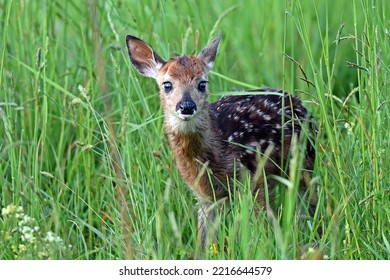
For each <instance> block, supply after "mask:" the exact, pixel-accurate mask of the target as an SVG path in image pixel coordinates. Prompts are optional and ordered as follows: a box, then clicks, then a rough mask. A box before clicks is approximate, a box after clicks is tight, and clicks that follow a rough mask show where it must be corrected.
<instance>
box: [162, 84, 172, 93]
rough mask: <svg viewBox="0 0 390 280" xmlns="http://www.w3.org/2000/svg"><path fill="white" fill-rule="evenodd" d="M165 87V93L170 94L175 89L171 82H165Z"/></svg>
mask: <svg viewBox="0 0 390 280" xmlns="http://www.w3.org/2000/svg"><path fill="white" fill-rule="evenodd" d="M163 85H164V91H165V93H170V92H171V90H172V88H173V86H172V83H171V82H164V83H163Z"/></svg>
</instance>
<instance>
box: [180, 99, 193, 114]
mask: <svg viewBox="0 0 390 280" xmlns="http://www.w3.org/2000/svg"><path fill="white" fill-rule="evenodd" d="M176 112H178V113H179V115H184V116H185V117H191V116H192V115H193V114H195V112H196V104H195V102H194V101H192V100H182V101H180V102H179V103H177V104H176Z"/></svg>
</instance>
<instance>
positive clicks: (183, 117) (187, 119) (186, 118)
mask: <svg viewBox="0 0 390 280" xmlns="http://www.w3.org/2000/svg"><path fill="white" fill-rule="evenodd" d="M195 114H196V111H194V113H193V114H192V115H183V114H181V113H177V116H178V117H179V118H180V119H181V120H183V121H189V120H191V119H192V118H193V116H195Z"/></svg>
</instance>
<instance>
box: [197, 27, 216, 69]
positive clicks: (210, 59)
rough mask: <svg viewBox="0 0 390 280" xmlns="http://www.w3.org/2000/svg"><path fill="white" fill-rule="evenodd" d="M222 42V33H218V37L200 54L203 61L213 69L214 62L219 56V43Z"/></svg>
mask: <svg viewBox="0 0 390 280" xmlns="http://www.w3.org/2000/svg"><path fill="white" fill-rule="evenodd" d="M220 40H221V31H219V32H218V34H217V37H215V38H214V40H212V41H211V43H210V44H208V45H207V46H206V47H205V48H204V49H203V50H202V51H201V52H200V53H199V54H198V57H199V58H200V59H202V60H203V61H204V62H205V63H206V65H207V66H208V67H209V69H211V68H212V67H213V65H214V60H215V57H216V55H217V51H218V45H219V41H220Z"/></svg>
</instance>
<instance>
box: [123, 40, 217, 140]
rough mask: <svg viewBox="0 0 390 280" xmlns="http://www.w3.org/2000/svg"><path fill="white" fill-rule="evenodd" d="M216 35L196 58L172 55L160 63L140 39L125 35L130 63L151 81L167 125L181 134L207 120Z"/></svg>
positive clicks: (160, 59)
mask: <svg viewBox="0 0 390 280" xmlns="http://www.w3.org/2000/svg"><path fill="white" fill-rule="evenodd" d="M219 41H220V33H218V35H217V37H216V38H215V39H214V40H213V41H211V43H210V44H209V45H207V46H206V47H205V48H204V49H203V50H202V51H201V52H200V53H199V54H198V55H197V56H176V57H172V58H171V59H169V60H168V61H164V60H163V59H162V58H161V57H160V56H159V55H158V54H157V53H156V52H155V51H154V50H153V49H152V48H151V47H150V46H149V45H148V44H146V43H145V42H144V41H142V40H141V39H139V38H137V37H134V36H131V35H127V36H126V43H127V48H128V51H129V56H130V61H131V63H132V64H133V66H134V67H135V68H136V69H137V70H138V72H139V73H141V74H142V75H144V76H146V77H150V78H154V79H156V81H157V84H158V85H159V87H160V98H161V102H162V105H163V108H164V114H165V119H166V122H167V124H168V125H169V126H170V127H171V129H172V130H174V131H176V132H181V133H186V132H187V133H188V132H195V131H198V130H200V129H202V128H203V127H204V125H205V122H204V118H207V117H208V108H209V107H208V106H209V103H208V100H207V97H208V90H207V81H208V80H207V78H208V73H209V70H210V69H211V68H212V66H213V63H214V60H215V56H216V54H217V49H218V44H219Z"/></svg>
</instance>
